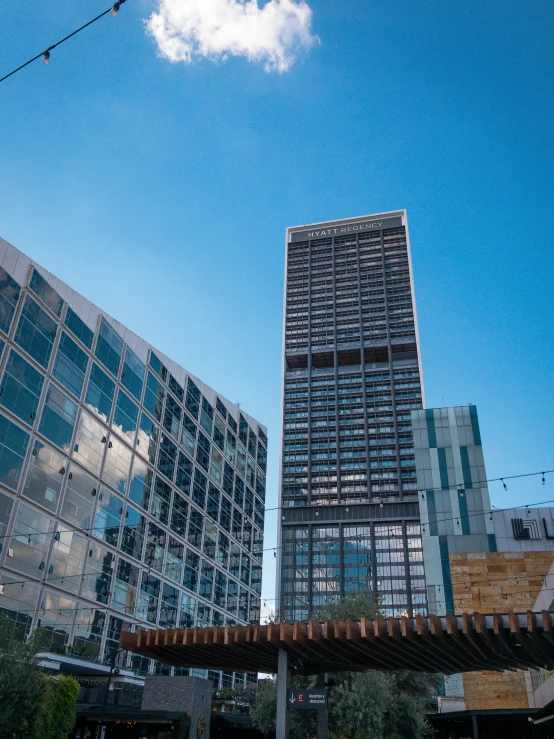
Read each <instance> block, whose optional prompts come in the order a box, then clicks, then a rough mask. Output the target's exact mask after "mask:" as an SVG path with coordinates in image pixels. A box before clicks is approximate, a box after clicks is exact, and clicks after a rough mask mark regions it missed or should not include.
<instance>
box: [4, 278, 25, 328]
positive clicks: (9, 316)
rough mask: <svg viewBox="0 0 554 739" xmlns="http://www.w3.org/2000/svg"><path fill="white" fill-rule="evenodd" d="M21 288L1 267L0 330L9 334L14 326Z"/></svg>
mask: <svg viewBox="0 0 554 739" xmlns="http://www.w3.org/2000/svg"><path fill="white" fill-rule="evenodd" d="M20 289H21V288H20V287H19V285H18V284H17V282H16V281H15V280H13V279H12V278H11V277H10V276H9V274H8V273H7V272H6V270H5V269H3V267H0V329H1V330H2V331H4V333H6V334H7V333H8V332H9V330H10V326H11V324H12V320H13V316H14V313H15V308H16V305H17V301H18V299H19V291H20Z"/></svg>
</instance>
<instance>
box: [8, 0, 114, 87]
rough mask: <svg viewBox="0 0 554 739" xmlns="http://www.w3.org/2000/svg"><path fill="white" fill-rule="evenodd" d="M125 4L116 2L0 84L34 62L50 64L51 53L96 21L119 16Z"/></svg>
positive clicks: (19, 68) (14, 71) (18, 68)
mask: <svg viewBox="0 0 554 739" xmlns="http://www.w3.org/2000/svg"><path fill="white" fill-rule="evenodd" d="M124 2H127V0H117V2H115V3H114V4H113V5H111V6H110V7H109V8H108V9H107V10H104V11H103V12H102V13H100V15H97V16H96V18H93V19H92V20H90V21H88V23H85V24H84V25H83V26H81V27H80V28H78V29H77V30H76V31H73V32H72V33H70V34H69V35H68V36H65V38H62V39H61V40H60V41H56V43H55V44H52V45H51V46H49V47H48V48H47V49H45V50H44V51H41V52H40V53H39V54H37V55H36V56H34V57H33V58H32V59H29V60H28V61H26V62H25V63H24V64H20V65H19V67H17V68H16V69H14V70H12V71H11V72H9V73H8V74H5V75H4V76H3V77H0V82H4V80H7V79H8V77H11V76H12V75H14V74H16V72H19V71H21V70H22V69H24V68H25V67H27V66H28V65H29V64H32V63H33V62H35V61H36V60H37V59H41V58H42V59H43V61H44V62H45V63H46V64H48V62H49V61H50V52H51V51H52V50H53V49H56V48H57V47H58V46H61V44H63V43H65V42H66V41H68V40H69V39H70V38H72V37H73V36H75V35H76V34H78V33H80V32H81V31H83V30H84V29H85V28H88V26H91V25H92V24H93V23H96V21H98V20H100V18H103V17H104V16H105V15H107V14H108V13H111V14H112V15H113V16H115V15H117V12H118V10H119V8H120V7H121V5H123V3H124Z"/></svg>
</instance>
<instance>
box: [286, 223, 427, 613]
mask: <svg viewBox="0 0 554 739" xmlns="http://www.w3.org/2000/svg"><path fill="white" fill-rule="evenodd" d="M284 324H285V325H284V338H283V355H284V356H283V362H284V364H283V427H282V431H283V433H282V457H281V480H280V490H281V507H282V509H281V511H280V513H281V515H280V547H279V549H278V553H279V563H278V564H279V568H278V571H279V576H278V598H277V601H278V606H277V607H278V610H279V612H280V615H281V617H282V618H283V619H284V620H294V619H305V618H307V617H309V616H310V615H311V614H313V613H315V612H317V609H318V608H320V607H321V606H322V605H324V604H325V603H327V602H329V601H336V600H338V599H339V598H341V597H343V596H345V595H349V594H352V593H356V592H366V591H370V592H373V593H375V594H376V595H379V597H380V601H381V607H382V609H383V611H384V612H385V613H386V614H388V615H395V616H398V615H401V614H404V613H408V614H410V613H414V612H422V611H424V610H425V607H426V597H425V579H424V573H423V551H422V541H421V528H420V521H419V505H418V495H417V481H416V471H415V457H414V445H413V437H412V425H411V412H412V411H413V410H417V409H420V408H422V407H423V406H424V394H423V379H422V373H421V364H420V352H419V338H418V329H417V316H416V306H415V297H414V286H413V278H412V268H411V257H410V244H409V236H408V226H407V217H406V213H405V211H394V212H389V213H382V214H378V215H372V216H367V217H360V218H352V219H346V220H340V221H329V222H325V223H317V224H310V225H305V226H297V227H292V228H288V229H287V232H286V266H285V309H284Z"/></svg>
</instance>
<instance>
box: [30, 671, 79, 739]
mask: <svg viewBox="0 0 554 739" xmlns="http://www.w3.org/2000/svg"><path fill="white" fill-rule="evenodd" d="M43 680H44V681H45V683H46V689H45V692H44V695H43V698H42V701H41V704H40V710H39V712H38V716H37V720H36V723H35V736H36V739H67V736H68V734H69V732H70V731H71V729H72V728H73V726H74V724H75V719H76V716H77V714H76V711H75V705H76V702H77V696H78V695H79V689H80V685H79V683H78V682H77V680H75V678H73V677H71V676H70V675H67V676H66V675H58V676H56V678H55V679H54V680H52V679H51V678H50V677H47V676H43Z"/></svg>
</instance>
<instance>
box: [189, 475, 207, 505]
mask: <svg viewBox="0 0 554 739" xmlns="http://www.w3.org/2000/svg"><path fill="white" fill-rule="evenodd" d="M207 483H208V481H207V479H206V475H203V474H202V473H201V472H200V470H198V469H195V470H194V484H193V486H192V500H193V501H194V502H195V503H196V505H197V506H198V507H199V508H202V509H204V508H205V507H206V490H207Z"/></svg>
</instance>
